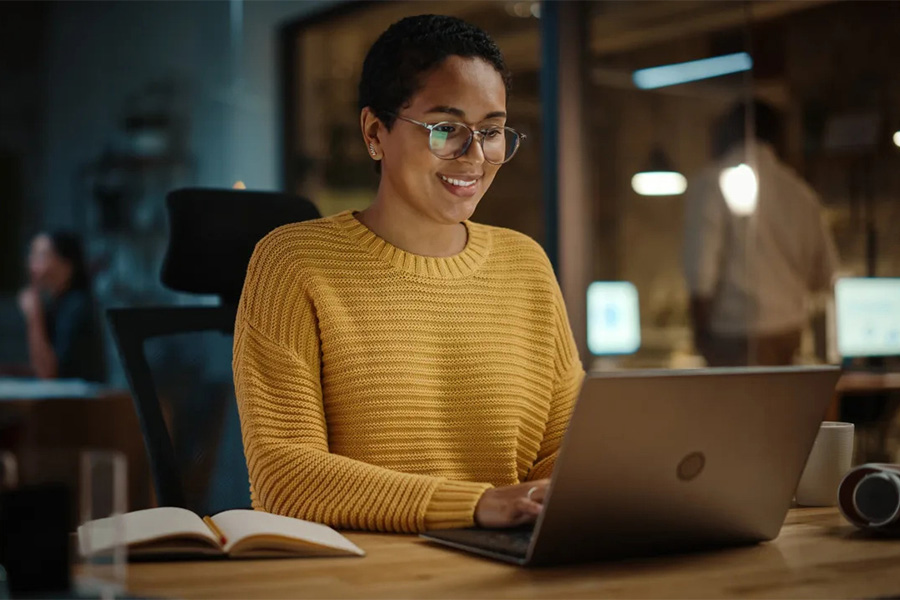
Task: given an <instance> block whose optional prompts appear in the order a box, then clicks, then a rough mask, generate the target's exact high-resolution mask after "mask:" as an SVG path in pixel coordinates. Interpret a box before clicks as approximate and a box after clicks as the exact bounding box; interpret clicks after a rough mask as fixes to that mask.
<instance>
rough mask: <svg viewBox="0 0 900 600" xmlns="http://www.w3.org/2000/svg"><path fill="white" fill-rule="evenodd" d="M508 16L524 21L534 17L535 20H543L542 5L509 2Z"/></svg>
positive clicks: (537, 3)
mask: <svg viewBox="0 0 900 600" xmlns="http://www.w3.org/2000/svg"><path fill="white" fill-rule="evenodd" d="M506 14H508V15H510V16H512V17H521V18H523V19H527V18H529V17H534V18H535V19H540V18H541V3H540V2H507V3H506Z"/></svg>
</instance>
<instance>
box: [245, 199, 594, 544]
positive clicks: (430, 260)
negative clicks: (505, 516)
mask: <svg viewBox="0 0 900 600" xmlns="http://www.w3.org/2000/svg"><path fill="white" fill-rule="evenodd" d="M466 227H467V228H468V234H469V235H468V242H467V244H466V247H465V249H464V250H463V251H462V252H461V253H460V254H457V255H456V256H452V257H448V258H434V257H424V256H417V255H414V254H410V253H407V252H404V251H403V250H400V249H399V248H396V247H394V246H392V245H390V244H388V243H387V242H386V241H384V240H383V239H381V238H379V237H378V236H376V235H375V234H374V233H373V232H372V231H370V230H369V229H368V228H367V227H366V226H365V225H363V224H362V223H360V222H359V221H358V220H357V219H356V217H355V216H354V215H353V214H352V213H350V212H344V213H340V214H338V215H335V216H333V217H329V218H324V219H319V220H316V221H308V222H304V223H296V224H293V225H287V226H284V227H281V228H279V229H276V230H275V231H273V232H272V233H270V234H269V235H268V236H266V237H265V238H264V239H263V240H262V241H260V242H259V244H258V245H257V247H256V250H255V252H254V253H253V258H252V260H251V261H250V266H249V268H248V270H247V278H246V282H245V284H244V291H243V295H242V296H241V302H240V306H239V309H238V315H237V323H236V324H235V332H234V361H233V367H234V382H235V391H236V394H237V400H238V408H239V411H240V416H241V428H242V432H243V441H244V452H245V455H246V458H247V466H248V468H249V472H250V491H251V496H252V499H253V506H254V507H255V508H257V509H262V510H266V511H269V512H273V513H278V514H283V515H288V516H292V517H297V518H302V519H308V520H314V521H319V522H322V523H326V524H328V525H332V526H334V527H339V528H350V529H368V530H377V531H396V532H416V531H422V530H424V529H434V528H447V527H467V526H471V525H472V523H473V514H474V510H475V505H476V504H477V502H478V499H479V497H480V496H481V494H482V492H484V490H486V489H488V488H489V487H491V486H502V485H511V484H515V483H520V482H522V481H527V480H531V479H539V478H542V477H548V476H549V475H550V473H551V471H552V469H553V464H554V461H555V458H556V453H557V450H558V447H559V443H560V441H561V439H562V435H563V432H564V430H565V428H566V425H567V423H568V420H569V416H570V414H571V410H572V407H573V404H574V401H575V397H576V395H577V393H578V390H579V388H580V385H581V380H582V377H583V375H584V373H583V370H582V367H581V363H580V361H579V359H578V356H577V352H576V350H575V345H574V341H573V339H572V332H571V330H570V328H569V323H568V319H567V317H566V312H565V307H564V305H563V301H562V297H561V295H560V292H559V287H558V285H557V283H556V279H555V277H554V274H553V270H552V269H551V266H550V263H549V262H548V260H547V258H546V256H545V255H544V252H543V251H542V250H541V248H540V246H538V245H537V244H536V243H535V242H534V241H532V240H531V239H530V238H528V237H526V236H524V235H522V234H519V233H516V232H514V231H510V230H507V229H500V228H495V227H489V226H486V225H479V224H476V223H471V222H466Z"/></svg>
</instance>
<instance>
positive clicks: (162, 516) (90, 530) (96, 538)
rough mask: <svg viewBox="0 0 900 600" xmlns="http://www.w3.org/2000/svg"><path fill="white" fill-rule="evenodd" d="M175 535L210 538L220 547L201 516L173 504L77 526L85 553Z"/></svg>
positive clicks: (81, 546) (80, 542) (212, 542)
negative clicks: (121, 543) (120, 544)
mask: <svg viewBox="0 0 900 600" xmlns="http://www.w3.org/2000/svg"><path fill="white" fill-rule="evenodd" d="M117 521H118V523H117ZM176 537H185V538H188V539H195V540H196V539H197V538H198V537H199V538H203V539H205V540H208V541H209V544H210V545H212V546H216V547H218V546H219V543H218V541H217V539H216V536H215V535H213V533H212V532H211V531H210V530H209V527H207V526H206V523H204V522H203V520H202V519H201V518H200V517H198V516H197V515H195V514H194V513H192V512H191V511H189V510H185V509H183V508H175V507H171V506H167V507H162V508H148V509H146V510H138V511H135V512H131V513H126V514H124V515H121V516H120V517H108V518H105V519H97V520H96V521H89V522H88V523H85V524H84V525H82V526H81V527H79V528H78V544H79V547H80V549H81V553H82V554H88V553H94V552H105V551H109V550H112V549H113V548H115V547H116V545H117V544H118V543H120V542H124V544H125V545H126V546H135V545H139V544H147V543H149V542H153V541H155V540H162V539H166V538H169V539H171V538H176Z"/></svg>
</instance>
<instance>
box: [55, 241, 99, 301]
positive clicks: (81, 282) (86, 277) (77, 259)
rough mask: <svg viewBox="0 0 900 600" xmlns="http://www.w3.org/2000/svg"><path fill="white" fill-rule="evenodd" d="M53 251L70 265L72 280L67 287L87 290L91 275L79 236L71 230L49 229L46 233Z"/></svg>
mask: <svg viewBox="0 0 900 600" xmlns="http://www.w3.org/2000/svg"><path fill="white" fill-rule="evenodd" d="M47 237H49V238H50V244H51V245H52V246H53V251H54V252H55V253H56V254H57V256H59V257H60V258H62V259H63V260H65V261H66V262H68V263H69V264H70V265H72V280H71V282H70V283H69V288H70V289H73V290H88V289H90V287H91V277H90V274H89V273H88V268H87V261H86V260H85V258H84V246H83V245H82V243H81V237H80V236H79V235H78V234H76V233H72V232H71V231H51V232H49V233H48V234H47Z"/></svg>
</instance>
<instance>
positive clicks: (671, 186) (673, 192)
mask: <svg viewBox="0 0 900 600" xmlns="http://www.w3.org/2000/svg"><path fill="white" fill-rule="evenodd" d="M631 189H633V190H634V191H635V192H637V193H638V194H640V195H641V196H679V195H681V194H683V193H684V191H685V190H686V189H687V179H685V177H684V175H682V174H681V173H679V172H677V171H642V172H640V173H636V174H635V175H634V177H632V178H631Z"/></svg>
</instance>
